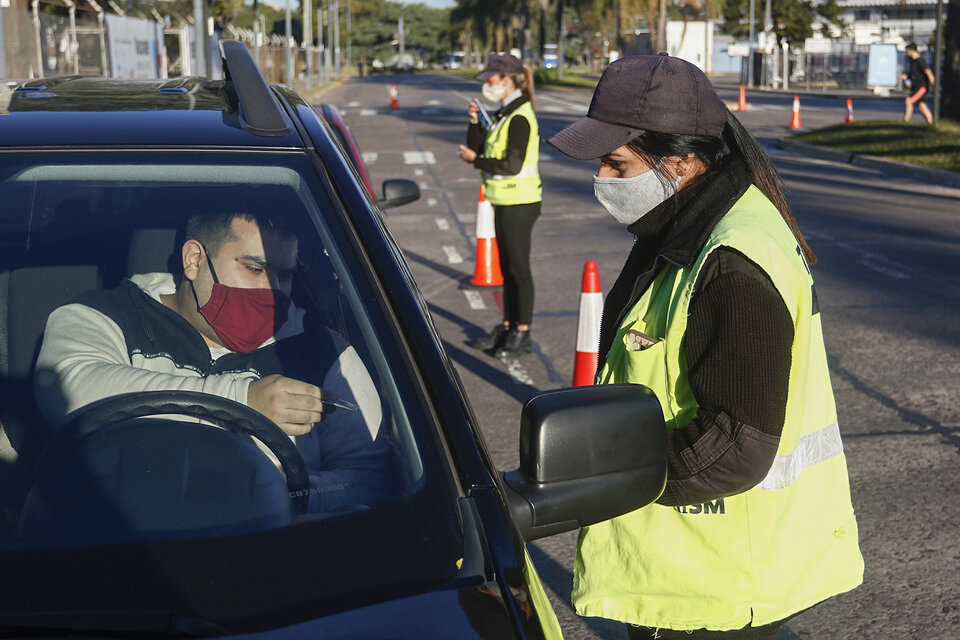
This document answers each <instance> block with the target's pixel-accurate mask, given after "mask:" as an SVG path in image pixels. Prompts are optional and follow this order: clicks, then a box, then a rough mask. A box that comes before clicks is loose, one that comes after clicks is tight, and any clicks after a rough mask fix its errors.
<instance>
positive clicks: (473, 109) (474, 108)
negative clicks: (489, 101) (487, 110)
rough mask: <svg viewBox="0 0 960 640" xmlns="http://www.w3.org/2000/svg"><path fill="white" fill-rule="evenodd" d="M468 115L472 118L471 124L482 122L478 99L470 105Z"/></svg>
mask: <svg viewBox="0 0 960 640" xmlns="http://www.w3.org/2000/svg"><path fill="white" fill-rule="evenodd" d="M467 115H468V116H470V123H471V124H477V123H479V122H480V106H479V105H478V104H477V99H476V98H474V99H473V100H471V101H470V104H469V105H467Z"/></svg>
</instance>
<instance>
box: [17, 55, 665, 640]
mask: <svg viewBox="0 0 960 640" xmlns="http://www.w3.org/2000/svg"><path fill="white" fill-rule="evenodd" d="M221 55H222V62H223V67H224V69H225V71H226V78H227V80H225V81H208V80H206V79H204V78H197V77H186V78H178V79H175V80H168V81H118V80H115V79H104V78H90V77H77V76H71V77H63V78H46V79H42V80H33V81H29V82H25V83H23V84H20V85H18V86H16V87H15V88H14V90H13V91H12V94H11V98H10V101H9V104H8V105H6V106H0V201H2V202H3V203H4V206H3V207H2V208H0V247H2V248H3V251H0V314H3V317H2V318H0V320H2V321H0V345H2V346H3V348H2V349H0V507H2V509H0V566H3V576H4V579H3V580H2V581H0V632H2V634H3V635H4V637H6V638H21V637H27V636H29V637H30V638H45V637H46V638H52V637H57V638H62V637H68V636H69V637H92V638H100V637H123V638H131V637H142V638H147V637H151V638H158V637H178V638H179V637H201V636H202V637H207V638H214V637H225V636H238V635H243V636H245V637H248V638H277V639H283V638H291V639H292V638H303V637H316V638H359V639H364V638H383V637H390V638H401V639H411V640H412V639H417V640H421V639H432V638H436V639H441V638H496V639H498V640H499V639H504V638H518V639H519V638H552V637H556V635H557V633H558V631H559V625H558V622H557V619H556V616H555V614H554V612H553V610H552V609H551V607H550V604H549V601H548V599H547V597H546V595H545V592H544V590H543V587H542V585H541V583H540V580H539V578H538V577H537V573H536V570H535V568H534V567H533V564H532V562H531V561H530V558H529V556H528V555H527V553H526V548H525V543H526V541H527V540H533V539H536V538H539V537H542V536H546V535H551V534H554V533H558V532H561V531H567V530H570V529H573V528H576V527H578V526H582V525H586V524H592V523H594V522H598V521H600V520H605V519H608V518H611V517H614V516H617V515H620V514H622V513H625V512H628V511H631V510H633V509H636V508H639V507H641V506H643V505H645V504H648V503H649V502H651V501H653V500H655V499H656V498H657V496H658V495H659V494H660V492H661V491H662V490H663V486H664V481H665V477H666V454H665V447H666V445H665V430H664V423H663V417H662V415H661V410H660V406H659V404H658V402H657V400H656V398H654V397H653V396H652V395H651V394H650V392H649V391H648V390H647V389H646V388H644V387H641V386H638V385H611V386H597V387H581V388H577V389H559V390H554V391H548V392H544V393H542V394H539V395H537V396H536V397H534V398H532V399H530V400H529V401H528V402H527V403H526V404H525V405H524V407H523V410H522V414H521V415H520V416H519V421H520V434H521V436H520V439H521V443H520V459H521V465H520V467H519V468H518V469H516V470H512V471H509V472H506V473H501V472H498V470H497V469H496V468H495V467H494V465H493V463H492V461H491V458H490V455H489V453H488V452H487V450H486V447H485V445H484V440H483V435H482V433H481V431H480V427H479V425H478V424H477V420H476V418H475V416H474V414H473V412H472V410H471V408H470V404H469V402H468V399H467V397H466V394H465V393H464V390H463V388H462V386H461V384H460V382H459V378H458V376H457V373H456V370H455V368H454V366H453V364H452V363H451V361H450V359H449V358H448V357H447V355H446V351H445V348H444V346H443V343H442V341H441V339H440V338H439V336H438V335H437V333H436V330H435V329H434V326H433V323H432V321H431V319H430V317H429V314H428V311H427V305H426V304H425V302H424V300H423V298H422V297H421V295H420V292H419V291H418V290H417V287H416V284H415V282H414V280H413V278H412V276H411V274H410V271H409V269H408V267H407V265H406V264H405V263H404V261H403V257H402V254H401V252H400V250H399V248H398V247H397V245H396V244H395V243H394V241H393V239H392V236H391V234H390V233H389V230H388V229H387V227H386V220H385V218H384V217H383V216H382V215H380V212H379V210H378V207H377V205H376V204H375V203H374V201H373V199H372V197H371V195H372V194H371V190H370V185H369V180H364V175H363V172H362V158H361V157H359V156H357V155H356V153H357V150H356V148H355V145H354V144H352V142H351V141H350V139H349V138H344V132H345V131H346V129H345V128H340V121H341V120H342V119H338V117H337V115H336V113H335V111H334V110H332V109H330V108H329V107H328V108H324V109H322V110H323V111H324V114H325V117H321V116H320V115H319V114H318V113H317V111H316V110H315V109H314V108H313V107H311V106H310V105H309V104H308V103H307V102H305V101H304V100H303V99H302V98H301V97H300V96H299V95H297V94H296V93H295V92H293V91H292V90H291V89H289V88H287V87H285V86H282V85H268V84H267V83H266V82H265V81H264V80H263V77H262V76H261V74H260V73H259V71H258V70H257V69H256V66H255V65H254V64H253V60H252V57H251V55H250V53H249V51H248V50H247V49H246V47H244V46H243V45H242V44H240V43H237V42H223V43H222V45H221ZM344 139H346V142H344ZM418 196H419V191H418V190H417V187H416V185H415V184H414V183H412V182H411V181H409V180H390V181H387V182H385V183H384V188H383V196H382V197H381V198H380V199H379V201H380V205H379V207H380V208H383V207H385V206H393V205H399V204H401V203H403V202H410V201H412V200H414V199H415V198H417V197H418ZM197 212H207V213H217V212H220V213H235V212H246V213H256V214H261V213H262V214H266V213H269V214H270V216H272V219H274V220H277V221H279V222H281V223H282V224H283V226H284V227H285V228H287V229H289V230H290V232H291V234H292V237H295V238H296V239H297V241H298V255H297V263H296V268H295V269H294V270H293V273H292V274H291V275H290V277H291V278H292V289H291V294H290V299H291V300H292V302H293V304H294V305H295V307H296V308H297V309H298V310H300V311H302V313H303V315H302V320H303V332H302V338H300V339H299V341H298V342H297V343H296V345H297V348H295V349H294V348H289V349H284V348H282V345H284V344H287V343H284V342H283V340H278V341H277V342H276V343H275V344H276V345H277V349H276V350H275V352H276V357H277V360H278V362H279V365H280V366H281V367H282V368H283V370H284V372H285V373H286V371H287V367H290V368H294V369H295V370H296V371H299V372H300V374H298V375H302V376H304V377H305V378H306V379H313V378H318V379H322V377H323V374H324V372H325V371H327V369H328V367H330V366H331V363H330V362H328V361H323V360H322V359H316V358H314V357H313V354H315V353H321V354H322V353H323V348H324V345H328V344H331V343H335V344H338V345H345V346H348V347H349V348H351V350H352V352H353V353H355V355H356V359H357V360H356V361H357V362H358V363H359V367H358V368H359V370H362V371H364V372H365V376H367V377H366V378H363V380H369V384H366V383H364V384H365V386H363V389H362V391H363V392H362V393H359V392H356V393H355V394H354V400H355V401H356V402H355V404H353V405H352V406H350V405H348V404H342V405H341V406H340V408H338V409H337V410H336V411H335V412H333V414H332V415H330V416H329V417H325V418H324V420H323V421H322V422H321V423H317V424H318V425H321V424H323V423H325V422H327V420H330V421H331V422H330V423H329V424H328V425H327V427H326V428H327V429H331V428H334V427H336V426H337V425H342V424H345V423H344V422H338V421H342V420H352V421H353V422H354V424H360V425H362V427H363V430H362V431H361V433H363V434H364V438H366V436H367V434H368V435H369V438H370V443H368V444H376V445H377V450H378V452H379V453H378V456H377V457H376V458H375V461H376V465H375V467H376V468H375V469H372V471H374V472H375V473H376V474H377V476H378V477H379V478H381V479H385V480H387V481H385V482H382V483H381V484H378V485H375V489H372V490H371V491H369V492H368V495H367V497H366V498H364V499H347V498H341V497H338V496H340V493H339V492H340V490H341V489H343V488H344V486H346V484H348V483H349V482H352V481H351V480H342V481H338V482H339V483H340V484H330V485H329V487H330V493H329V495H328V494H323V496H322V499H321V500H319V501H318V502H317V504H314V502H313V501H312V500H311V499H309V498H310V496H311V495H312V491H313V485H312V484H310V483H309V482H308V481H307V478H306V472H305V470H304V463H303V459H302V456H301V454H300V449H299V446H298V445H299V442H298V441H296V440H295V441H294V442H292V443H291V438H289V437H287V436H286V435H285V434H284V433H283V432H282V431H280V429H279V427H277V426H276V425H275V424H274V423H273V422H271V421H270V420H269V419H268V418H266V417H265V416H263V415H261V414H260V413H258V412H256V411H254V410H253V409H251V408H249V407H248V406H247V405H245V404H240V403H237V402H233V401H231V400H227V399H226V398H223V397H221V396H218V395H212V394H210V393H206V392H204V393H199V392H192V393H191V392H185V391H178V390H176V389H171V388H169V387H168V388H164V389H162V390H161V389H158V390H156V391H143V392H134V393H125V394H121V395H117V396H110V395H109V393H108V394H107V397H106V398H105V399H103V400H102V401H99V402H96V403H93V404H90V405H87V406H82V407H81V408H80V409H78V410H77V411H75V412H74V413H72V414H70V415H69V416H68V418H67V420H66V422H65V423H63V424H56V425H50V424H47V422H46V421H45V420H44V418H43V417H42V414H49V412H50V410H52V409H55V407H51V406H49V405H47V404H42V406H41V405H38V402H40V400H39V398H40V396H39V395H37V394H36V393H35V391H34V388H35V387H34V383H35V373H37V372H36V371H35V363H36V359H37V352H38V349H39V345H40V344H41V341H42V340H43V332H44V327H45V324H46V320H47V317H48V315H49V314H50V313H51V311H53V310H54V309H56V308H58V307H60V306H61V305H63V304H66V303H69V302H70V301H71V300H73V299H74V298H75V297H76V296H77V295H78V294H82V293H89V292H91V291H96V290H114V289H116V288H117V287H118V286H129V284H128V283H129V278H130V277H132V276H134V275H135V274H151V275H160V274H164V275H169V274H174V275H175V276H176V274H177V269H178V266H182V261H180V262H178V260H179V259H180V253H179V246H180V245H181V244H182V241H183V229H184V224H185V221H186V220H187V218H188V217H190V216H193V215H195V214H196V213H197ZM125 283H126V284H125ZM131 295H133V294H131ZM150 304H156V305H157V312H158V313H171V314H173V315H174V316H176V312H175V311H170V309H169V308H167V307H165V306H164V305H162V304H161V303H160V302H155V303H154V302H151V303H150ZM198 304H199V303H198ZM190 335H193V334H190ZM230 355H231V356H233V355H239V354H236V353H232V354H230ZM213 362H214V361H213V360H211V363H213ZM120 364H121V365H123V363H120ZM254 373H256V372H255V371H254ZM41 374H42V372H41ZM170 375H173V374H170ZM301 379H302V378H301ZM161 386H162V385H161ZM101 391H102V390H101ZM585 425H589V428H585ZM317 428H318V427H317ZM318 437H321V436H318ZM257 443H260V444H262V445H264V446H266V447H268V448H269V449H270V450H271V451H272V456H271V455H269V454H267V453H265V452H264V450H263V449H262V448H261V447H260V446H257ZM365 446H366V445H365ZM330 464H331V465H333V464H334V463H332V462H331V463H330ZM332 471H333V472H336V471H337V468H336V467H335V466H334V467H333V468H332ZM324 486H327V485H324ZM372 486H373V485H372Z"/></svg>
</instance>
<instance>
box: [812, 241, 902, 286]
mask: <svg viewBox="0 0 960 640" xmlns="http://www.w3.org/2000/svg"><path fill="white" fill-rule="evenodd" d="M804 235H806V236H808V237H813V238H822V239H823V240H825V241H826V242H828V243H830V244H832V245H834V246H837V247H842V248H844V249H846V250H848V251H851V252H853V253H856V254H859V256H860V257H859V258H858V259H857V262H858V263H859V264H860V265H861V266H864V267H866V268H867V269H871V270H872V271H876V272H877V273H882V274H883V275H885V276H889V277H891V278H894V279H896V280H904V279H906V278H909V277H910V274H909V273H907V272H908V271H910V269H909V268H908V267H905V266H903V265H902V264H898V263H896V262H894V261H893V260H890V259H888V258H884V257H883V256H878V255H876V254H875V253H871V252H870V251H868V250H866V249H861V248H860V247H857V246H856V245H854V244H852V243H849V242H843V241H841V240H837V239H836V238H834V237H833V236H831V235H830V234H828V233H819V232H817V231H809V232H804Z"/></svg>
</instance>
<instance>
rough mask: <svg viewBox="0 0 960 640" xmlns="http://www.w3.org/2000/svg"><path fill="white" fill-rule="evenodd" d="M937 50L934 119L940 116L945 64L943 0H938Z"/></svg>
mask: <svg viewBox="0 0 960 640" xmlns="http://www.w3.org/2000/svg"><path fill="white" fill-rule="evenodd" d="M935 43H936V44H935V45H934V46H936V51H934V54H933V68H934V72H933V77H934V80H936V82H934V83H933V121H934V122H936V121H937V120H938V119H939V118H940V96H941V92H940V79H941V78H942V77H943V74H942V73H940V67H941V66H943V56H942V54H941V53H940V51H941V50H942V49H943V0H937V37H936V40H935Z"/></svg>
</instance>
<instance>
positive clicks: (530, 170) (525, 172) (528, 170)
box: [483, 167, 540, 180]
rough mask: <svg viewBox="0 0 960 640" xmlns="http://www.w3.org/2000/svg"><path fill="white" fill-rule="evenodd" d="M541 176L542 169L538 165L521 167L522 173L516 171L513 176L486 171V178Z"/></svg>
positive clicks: (484, 176)
mask: <svg viewBox="0 0 960 640" xmlns="http://www.w3.org/2000/svg"><path fill="white" fill-rule="evenodd" d="M539 176H540V171H539V170H537V168H536V167H523V168H522V169H520V173H515V174H513V175H512V176H501V175H497V174H495V173H484V174H483V179H484V180H510V179H512V178H535V177H539Z"/></svg>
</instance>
